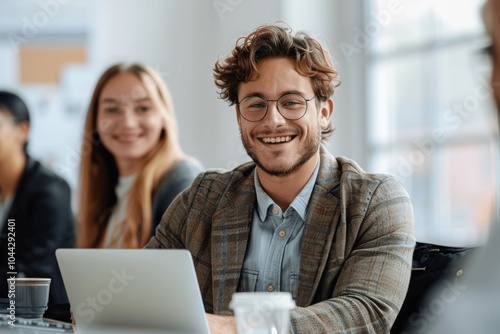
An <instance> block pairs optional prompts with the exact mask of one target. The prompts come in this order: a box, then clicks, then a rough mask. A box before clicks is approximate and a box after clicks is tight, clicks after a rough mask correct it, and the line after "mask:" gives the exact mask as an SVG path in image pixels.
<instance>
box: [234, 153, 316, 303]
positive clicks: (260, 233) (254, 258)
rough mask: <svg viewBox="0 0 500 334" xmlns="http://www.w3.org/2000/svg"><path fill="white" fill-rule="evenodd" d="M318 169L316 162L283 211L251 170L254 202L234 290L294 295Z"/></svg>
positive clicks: (294, 296) (295, 293)
mask: <svg viewBox="0 0 500 334" xmlns="http://www.w3.org/2000/svg"><path fill="white" fill-rule="evenodd" d="M318 171H319V163H318V164H317V166H316V169H315V170H314V172H313V174H312V175H311V177H310V178H309V180H308V181H307V183H306V185H305V186H304V188H302V190H301V191H300V193H299V194H298V195H297V197H295V199H294V200H293V201H292V203H291V204H290V206H289V207H288V208H287V209H286V211H285V212H284V213H283V212H282V211H281V208H280V207H279V206H278V205H277V204H276V203H275V202H274V201H273V200H272V199H271V198H270V197H269V196H268V195H267V194H266V192H265V191H264V189H263V188H262V186H261V184H260V182H259V178H258V176H257V171H255V172H254V178H255V192H256V196H257V203H256V206H255V210H254V214H253V221H252V226H251V232H250V240H249V242H248V248H247V253H246V255H245V261H244V262H243V269H242V273H241V278H240V282H239V286H238V291H241V292H251V291H269V292H272V291H286V292H290V293H292V296H293V298H294V299H295V298H296V296H297V287H298V281H299V269H300V250H301V241H302V235H303V231H304V224H305V221H306V209H307V204H308V203H309V199H310V198H311V194H312V191H313V189H314V184H315V182H316V178H317V176H318Z"/></svg>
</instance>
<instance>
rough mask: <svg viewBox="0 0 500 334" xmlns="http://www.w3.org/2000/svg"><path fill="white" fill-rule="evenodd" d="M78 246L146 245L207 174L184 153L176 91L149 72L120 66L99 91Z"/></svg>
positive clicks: (91, 120) (83, 176)
mask: <svg viewBox="0 0 500 334" xmlns="http://www.w3.org/2000/svg"><path fill="white" fill-rule="evenodd" d="M84 138H85V140H84V141H83V146H82V156H83V157H82V164H81V170H80V191H81V193H80V206H79V216H78V223H79V229H78V235H77V244H78V246H79V247H88V248H96V247H103V248H140V247H142V246H144V245H145V244H146V242H147V241H148V240H149V238H150V237H151V235H152V234H153V233H154V229H155V228H156V226H157V225H158V224H159V222H160V220H161V217H162V215H163V213H164V211H165V210H166V208H167V207H168V205H169V204H170V202H171V201H172V200H173V199H174V198H175V197H176V196H177V195H178V194H179V193H180V192H181V191H182V190H184V189H185V188H187V187H188V186H189V185H190V184H191V182H192V181H193V180H194V178H195V177H196V175H197V174H198V173H199V172H200V171H201V167H200V166H199V164H198V163H197V162H196V161H194V160H193V159H191V158H189V157H187V156H186V155H185V154H184V153H183V152H182V150H181V148H180V145H179V141H178V134H177V124H176V120H175V115H174V109H173V105H172V101H171V98H170V94H169V92H168V90H167V88H166V86H165V84H164V83H163V81H162V80H161V78H160V77H159V75H158V74H157V73H156V72H154V71H153V70H152V69H151V68H149V67H147V66H144V65H141V64H131V65H125V64H117V65H114V66H112V67H110V68H109V69H107V70H106V71H105V72H104V73H103V74H102V75H101V77H100V79H99V80H98V82H97V85H96V87H95V90H94V93H93V95H92V99H91V101H90V106H89V109H88V112H87V118H86V122H85V136H84Z"/></svg>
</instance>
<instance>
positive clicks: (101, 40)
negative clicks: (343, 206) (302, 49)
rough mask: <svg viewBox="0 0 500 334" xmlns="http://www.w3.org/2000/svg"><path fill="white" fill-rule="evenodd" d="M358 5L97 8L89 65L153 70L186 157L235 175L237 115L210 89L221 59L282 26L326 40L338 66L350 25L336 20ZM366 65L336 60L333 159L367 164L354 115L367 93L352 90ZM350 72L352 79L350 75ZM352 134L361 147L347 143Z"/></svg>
mask: <svg viewBox="0 0 500 334" xmlns="http://www.w3.org/2000/svg"><path fill="white" fill-rule="evenodd" d="M354 2H355V4H353V3H354ZM354 2H352V3H351V2H349V3H346V2H332V1H328V0H315V1H309V2H307V3H305V2H303V1H298V0H289V1H286V0H282V1H265V0H254V1H248V0H217V1H206V0H196V1H194V0H192V1H179V0H168V1H162V0H149V1H135V0H124V1H120V0H107V1H99V2H98V5H97V11H96V12H97V15H96V23H95V25H94V29H93V30H92V39H91V40H92V48H91V50H92V56H91V59H92V62H93V63H95V64H99V65H100V66H102V67H103V66H107V65H109V64H110V63H113V62H116V61H140V62H145V63H147V64H149V65H150V66H152V67H156V68H157V69H158V70H159V71H160V74H162V76H163V77H164V79H165V80H166V82H167V84H168V86H169V88H170V90H171V92H172V95H173V99H174V104H175V107H176V113H177V118H178V122H179V127H180V137H181V144H182V146H183V148H184V150H185V151H186V152H187V153H189V154H191V155H193V156H195V157H197V158H198V159H200V161H202V163H203V164H204V165H205V167H220V168H232V167H234V166H235V165H236V164H238V163H241V162H243V161H246V160H248V157H247V155H246V153H245V150H244V149H243V147H242V145H241V141H240V139H239V134H238V131H237V126H236V119H235V111H234V107H229V106H228V104H227V103H225V102H223V101H221V100H219V99H218V95H217V91H216V87H215V85H214V83H213V76H212V68H213V64H214V62H215V60H216V59H217V57H218V56H225V55H226V54H228V53H229V52H230V50H231V49H232V48H233V46H234V44H235V41H236V39H237V38H238V37H240V36H243V35H246V34H248V33H249V32H250V31H252V30H253V29H255V28H256V27H257V26H258V25H260V24H263V23H272V22H276V21H280V20H283V21H285V22H288V23H289V24H290V25H291V26H292V28H293V29H294V30H300V29H304V30H307V31H310V32H311V33H313V34H314V35H316V36H317V37H319V38H320V39H323V40H324V41H325V43H326V44H327V46H328V47H329V48H330V51H331V52H332V54H333V56H334V57H336V58H338V56H337V53H336V51H335V47H336V41H337V40H338V32H337V30H338V26H339V25H342V24H345V23H346V22H338V21H336V20H338V18H342V17H346V19H347V17H348V16H349V15H348V13H347V14H346V15H344V13H345V12H346V8H347V11H349V10H359V8H360V5H359V3H360V2H359V1H354ZM361 7H362V6H361ZM337 13H339V14H340V15H337ZM334 17H336V18H337V19H336V20H334V19H333V18H334ZM351 26H352V22H349V23H348V27H351ZM362 60H363V58H362V57H359V58H358V59H356V60H355V61H354V62H352V63H350V64H346V63H345V62H344V61H342V59H339V64H340V65H341V69H340V70H341V73H340V74H341V76H342V81H343V84H342V86H341V87H340V88H339V90H338V93H337V94H336V95H335V103H336V109H335V114H334V123H335V126H336V127H337V130H336V133H335V134H334V136H333V137H332V140H331V144H329V148H330V150H331V151H332V152H334V153H335V154H342V155H347V156H350V157H353V158H357V159H361V161H363V158H364V156H365V155H364V154H363V153H362V147H363V142H364V141H363V140H364V137H363V135H364V128H363V124H364V122H361V124H362V125H361V126H360V125H359V124H360V123H357V122H358V121H360V119H359V118H356V116H355V114H356V111H359V112H361V111H362V106H361V105H360V104H362V103H364V102H363V101H364V96H363V95H364V90H363V89H362V85H360V84H359V83H354V82H355V80H358V79H359V78H358V77H359V75H360V74H361V73H363V68H362V66H360V64H361V65H362V63H363V61H362ZM353 65H354V66H353ZM353 68H355V69H356V71H355V73H354V76H353V75H351V73H350V72H351V71H352V69H353ZM356 76H358V77H356ZM355 124H356V126H355ZM353 134H354V135H355V136H358V135H359V136H360V137H359V140H352V139H350V138H352V135H353Z"/></svg>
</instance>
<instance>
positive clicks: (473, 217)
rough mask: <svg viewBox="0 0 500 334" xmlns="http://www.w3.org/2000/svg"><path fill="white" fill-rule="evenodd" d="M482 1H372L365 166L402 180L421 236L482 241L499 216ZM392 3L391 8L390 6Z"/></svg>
mask: <svg viewBox="0 0 500 334" xmlns="http://www.w3.org/2000/svg"><path fill="white" fill-rule="evenodd" d="M395 2H396V3H397V4H396V5H397V6H396V7H394V6H395ZM374 3H375V2H374ZM483 3H484V0H467V1H455V0H419V1H404V0H402V1H395V0H377V1H376V5H374V6H373V7H371V8H368V10H367V16H366V26H365V30H366V29H370V27H372V28H376V25H377V24H378V25H379V28H380V27H383V28H380V29H378V30H377V31H375V32H376V33H374V32H371V36H373V41H372V43H371V44H370V47H371V48H370V50H369V55H368V67H367V68H368V71H369V73H368V80H369V81H368V86H367V89H368V103H367V104H368V106H369V107H368V115H369V120H368V124H369V126H368V128H369V129H370V130H369V131H370V133H369V156H370V163H369V167H370V168H369V169H370V170H377V171H384V172H387V173H391V174H393V175H395V176H396V177H397V178H398V179H399V180H400V181H401V182H402V183H403V185H404V186H405V188H406V189H407V191H408V192H409V194H410V196H411V198H412V201H413V205H414V210H415V224H416V231H417V240H418V241H427V242H435V243H443V244H448V245H452V244H453V245H474V244H480V243H482V242H484V239H485V237H486V236H487V233H488V228H489V226H490V222H491V221H493V220H494V217H495V210H496V208H495V205H494V197H495V195H496V193H497V182H498V181H497V175H496V173H497V171H498V165H497V158H498V151H499V149H498V146H497V145H498V143H497V141H498V139H497V138H498V136H497V131H496V125H497V121H496V118H495V116H494V115H495V113H494V108H493V102H492V100H491V98H490V95H489V75H488V74H489V59H488V57H487V56H486V55H485V54H484V53H481V50H482V49H484V47H485V46H486V45H487V44H488V42H489V40H488V38H487V37H486V35H485V32H484V28H483V25H482V21H481V15H480V8H481V6H482V4H483ZM390 6H392V7H390ZM388 8H391V9H392V10H393V11H392V13H393V14H394V15H392V16H388V15H385V16H384V13H386V14H387V12H388ZM394 9H396V10H394ZM384 11H385V12H384ZM371 21H374V22H371ZM367 35H368V34H367Z"/></svg>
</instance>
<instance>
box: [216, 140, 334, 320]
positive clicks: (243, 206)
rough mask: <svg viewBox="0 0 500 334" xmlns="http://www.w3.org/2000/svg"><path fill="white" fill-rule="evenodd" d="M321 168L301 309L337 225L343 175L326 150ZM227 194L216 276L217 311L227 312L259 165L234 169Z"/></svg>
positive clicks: (308, 231) (305, 248)
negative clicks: (256, 167)
mask: <svg viewBox="0 0 500 334" xmlns="http://www.w3.org/2000/svg"><path fill="white" fill-rule="evenodd" d="M320 157H321V158H320V159H321V160H320V169H319V173H318V178H317V180H316V184H315V186H314V190H313V194H312V196H311V199H310V202H309V205H308V208H307V215H306V225H305V228H304V235H303V240H302V255H301V260H300V261H301V262H300V274H299V294H298V296H297V305H298V306H300V305H309V304H310V302H311V301H312V299H313V297H314V291H316V290H317V288H318V285H319V281H320V278H321V276H322V273H323V270H324V268H325V264H326V260H327V258H328V254H329V249H330V245H331V243H332V241H333V236H334V233H335V229H336V226H337V222H338V218H339V212H338V211H337V206H338V203H339V199H338V190H339V183H340V175H341V171H340V169H339V165H338V163H337V161H336V160H335V158H334V157H333V156H331V155H330V153H328V151H326V149H324V148H323V147H321V150H320ZM233 173H234V176H233V178H232V179H231V181H230V185H229V186H228V190H227V191H226V192H225V194H224V195H223V196H224V197H223V198H222V199H221V201H220V204H219V209H217V210H216V213H215V215H214V217H213V221H212V271H213V273H212V275H213V276H212V278H213V281H212V282H213V296H214V311H215V312H216V313H217V312H220V310H227V309H228V308H229V303H230V301H231V298H232V295H233V293H235V292H236V290H237V288H238V283H239V278H240V273H241V269H242V267H243V261H244V259H245V254H246V249H247V243H248V238H249V235H250V225H251V223H252V218H253V214H254V205H255V201H256V196H255V186H254V177H253V173H255V164H254V163H247V164H244V165H242V166H241V167H238V168H237V169H236V170H234V171H233Z"/></svg>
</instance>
